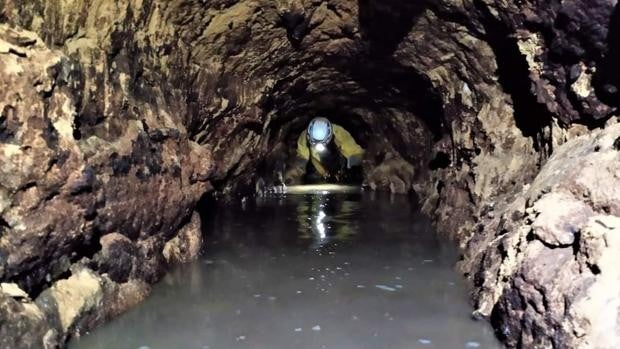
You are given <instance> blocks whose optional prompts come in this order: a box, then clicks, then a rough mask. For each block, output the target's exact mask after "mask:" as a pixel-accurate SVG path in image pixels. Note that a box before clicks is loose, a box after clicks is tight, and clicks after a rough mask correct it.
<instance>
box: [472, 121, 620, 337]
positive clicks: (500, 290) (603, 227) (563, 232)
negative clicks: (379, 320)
mask: <svg viewBox="0 0 620 349" xmlns="http://www.w3.org/2000/svg"><path fill="white" fill-rule="evenodd" d="M618 139H620V124H615V125H613V126H609V127H608V128H606V129H604V130H598V131H595V132H592V133H590V134H588V135H584V136H582V137H579V138H576V139H574V140H571V141H569V142H567V143H566V144H564V145H562V146H560V147H558V148H557V149H556V151H555V152H554V154H553V155H552V156H551V157H550V158H549V160H548V161H547V163H546V164H545V165H544V166H543V167H542V169H541V171H540V173H539V174H538V176H536V178H535V179H534V181H533V182H532V183H531V184H528V185H526V186H524V188H523V190H522V191H521V192H520V193H518V194H517V195H515V196H514V197H513V198H511V199H510V200H508V202H507V203H506V206H504V207H502V208H496V210H495V211H499V212H497V213H496V214H495V215H488V214H487V215H486V216H485V217H481V220H480V223H479V224H480V225H479V227H480V231H479V232H478V233H477V234H476V236H475V237H472V239H471V240H470V244H471V246H470V247H469V248H468V251H469V253H470V255H469V256H468V258H467V259H466V261H467V263H470V264H469V265H462V266H461V267H462V268H463V269H465V270H473V273H472V275H471V279H472V281H473V284H474V286H475V288H474V298H475V299H476V303H477V306H478V307H479V308H478V309H477V310H476V314H477V315H482V316H490V317H491V319H492V320H493V323H494V325H495V326H496V328H498V330H499V331H500V335H501V336H502V337H503V338H504V339H505V340H506V342H507V344H508V345H509V346H511V347H516V346H521V347H525V348H531V347H536V348H538V347H540V348H543V347H555V348H564V347H567V348H615V347H618V346H619V345H620V337H619V336H618V328H619V326H620V318H619V317H618V314H619V312H620V293H619V292H618V290H619V286H620V284H619V282H620V271H619V270H618V268H617V265H618V264H617V263H618V262H620V254H619V253H618V243H619V237H620V235H618V233H620V200H618V198H620V151H618V149H617V148H616V147H615V146H614V143H616V142H617V140H618Z"/></svg>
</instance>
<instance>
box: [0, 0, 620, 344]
mask: <svg viewBox="0 0 620 349" xmlns="http://www.w3.org/2000/svg"><path fill="white" fill-rule="evenodd" d="M618 33H619V30H618V9H617V5H616V1H612V0H597V1H590V2H583V1H576V0H575V1H555V0H554V1H547V2H539V1H520V2H496V1H489V0H475V1H469V0H468V1H450V0H442V1H422V2H415V3H409V2H402V1H391V0H390V1H374V0H364V1H337V0H329V1H309V0H308V1H305V0H304V1H302V0H292V1H288V0H287V1H284V0H282V1H266V0H242V1H216V0H213V1H206V2H199V1H176V0H175V1H163V0H161V1H160V0H154V1H146V2H145V1H134V0H122V1H116V2H109V1H107V0H92V1H83V0H70V1H56V0H54V1H19V0H18V1H0V72H2V74H0V163H1V165H2V166H1V167H0V281H2V282H6V283H15V284H17V285H18V286H19V287H20V288H21V289H22V290H24V291H25V292H26V293H27V294H28V295H29V296H30V297H31V298H33V299H36V298H37V297H38V296H39V294H41V292H44V291H45V290H47V289H49V287H51V286H52V285H53V284H54V283H55V282H57V281H58V280H66V279H68V278H70V277H72V276H73V274H72V272H71V270H70V268H71V266H74V269H75V267H78V266H79V267H87V268H88V269H89V270H91V271H92V272H93V273H94V275H95V276H94V277H100V278H103V279H105V278H109V279H110V280H111V283H110V284H109V285H110V287H112V288H119V290H120V289H122V288H123V287H125V286H127V287H128V289H131V287H134V286H128V285H141V286H140V287H138V288H139V289H141V290H143V289H144V290H146V289H147V288H148V287H147V286H146V283H152V282H155V281H156V280H158V279H159V278H160V277H161V275H162V274H163V272H164V270H165V267H166V265H167V264H168V263H171V262H184V261H187V260H188V259H191V258H192V257H193V256H194V255H195V254H196V251H197V247H196V246H197V245H198V244H199V243H200V242H199V238H198V236H197V234H196V233H195V232H196V231H195V228H192V226H195V224H196V222H195V221H194V220H195V219H193V218H192V215H193V212H192V211H193V210H194V208H195V206H196V203H197V202H198V200H199V199H200V197H202V195H203V194H204V193H205V192H208V191H211V190H216V191H218V192H233V191H235V190H238V189H244V188H254V182H255V180H256V178H257V173H259V174H264V173H267V174H269V173H273V172H274V171H276V170H278V169H281V167H282V164H286V161H287V159H288V158H290V156H291V155H292V154H290V151H289V150H290V149H293V147H292V146H291V144H293V143H294V142H295V140H296V137H297V135H298V134H299V132H301V130H303V129H304V128H305V126H306V125H307V122H308V121H309V120H310V119H311V118H312V117H314V116H316V115H322V116H326V117H329V118H330V119H332V120H333V121H334V122H337V123H338V124H340V125H342V126H344V127H345V128H347V129H349V130H351V131H352V134H353V136H354V137H355V138H356V140H358V142H359V143H360V144H361V145H362V146H363V147H364V148H365V149H367V158H366V159H365V163H364V168H365V169H366V182H367V183H369V184H374V187H375V188H378V189H382V190H391V191H393V192H405V191H409V190H411V189H413V190H414V191H415V192H416V194H417V196H418V197H420V200H421V202H422V204H423V208H424V211H425V212H427V213H428V214H429V215H430V216H431V217H433V219H434V223H435V225H436V226H437V228H438V230H439V231H440V232H441V233H442V234H445V235H447V236H449V237H451V238H453V239H454V240H455V241H457V242H458V243H459V245H460V246H461V247H462V249H463V251H464V261H463V263H462V270H463V271H464V272H466V273H468V274H469V275H470V277H471V278H472V285H473V293H474V298H475V299H476V300H477V303H478V308H479V311H478V312H477V314H479V315H481V316H488V317H491V318H492V319H493V321H494V323H496V324H497V326H498V328H500V327H501V328H503V327H502V326H504V327H505V328H508V329H509V331H503V330H501V331H500V332H501V333H504V332H505V333H504V334H503V336H504V339H505V341H506V343H509V344H511V345H522V346H526V344H531V343H535V344H536V345H540V346H543V347H544V346H549V345H551V344H549V343H552V342H553V341H555V342H553V343H554V345H556V346H557V345H559V344H561V343H566V344H565V345H566V346H579V345H582V344H583V343H586V342H579V341H577V340H576V339H575V338H582V337H583V338H586V337H587V338H594V337H592V336H594V335H595V334H594V333H595V332H596V329H595V328H601V327H598V326H594V325H591V326H590V327H588V326H587V325H580V326H581V328H583V329H585V330H584V331H585V332H584V333H586V334H585V335H582V334H581V333H582V332H579V331H577V330H575V331H573V333H576V334H573V335H568V334H567V333H568V332H569V331H568V330H558V329H557V326H558V325H557V324H558V323H559V321H560V320H558V319H559V317H560V315H557V316H556V317H555V318H552V319H551V318H547V317H541V316H534V315H531V316H530V315H527V314H530V313H528V312H524V311H523V309H521V310H520V311H521V313H523V314H526V313H527V314H526V315H527V316H525V315H523V316H522V314H521V313H518V314H517V312H516V311H513V310H512V309H513V308H515V309H516V308H518V307H519V306H518V305H516V304H517V303H518V302H517V300H518V299H519V297H520V296H519V297H517V296H516V295H522V294H523V293H524V292H525V291H520V290H521V289H525V288H526V287H528V286H524V285H532V284H536V283H539V284H545V285H546V286H545V287H547V286H550V285H555V281H550V279H547V278H545V277H543V275H542V274H540V273H539V274H540V275H539V274H536V273H535V274H533V275H530V274H528V275H524V276H523V277H520V276H519V274H518V272H517V270H518V269H519V268H521V267H520V266H521V262H519V263H517V262H515V261H516V260H519V261H522V262H523V263H525V261H529V262H528V263H530V262H531V265H539V264H541V263H537V261H548V262H547V263H548V264H549V265H551V267H549V270H551V269H553V268H555V267H557V268H561V270H562V271H563V272H564V273H566V276H565V277H566V279H569V278H570V277H569V276H570V275H573V274H574V275H582V274H583V273H581V271H580V269H579V268H577V267H572V269H563V268H564V266H569V265H571V263H568V262H566V263H564V261H565V259H566V260H568V259H570V258H569V257H570V256H569V255H568V251H569V250H570V249H571V248H573V249H574V248H576V246H578V245H579V244H580V243H581V242H582V241H581V237H582V236H584V234H585V233H581V231H582V230H583V229H586V228H584V227H586V226H590V224H591V218H592V216H594V215H604V216H610V217H611V218H613V217H615V216H617V215H618V213H617V211H615V209H616V206H617V202H618V201H620V200H619V199H618V198H619V196H618V193H617V191H615V190H613V189H607V190H602V189H600V188H614V187H617V178H618V177H617V174H615V173H614V172H612V171H608V170H604V171H602V170H601V169H605V168H606V167H604V166H606V165H609V163H613V162H614V161H615V162H616V163H617V158H614V157H612V156H611V155H609V157H608V158H599V156H600V155H601V154H603V153H605V154H613V152H612V151H611V150H610V149H615V150H616V151H617V149H618V148H620V146H618V142H619V141H618V139H619V138H618V136H617V135H615V137H616V138H613V137H614V136H610V137H611V138H613V139H611V138H610V141H608V140H606V141H605V142H607V143H605V144H598V145H593V147H594V148H592V149H590V148H588V149H585V148H583V149H582V148H579V147H577V148H575V149H577V150H579V151H580V152H581V153H575V154H573V155H568V154H566V153H561V154H564V155H561V154H560V153H559V152H561V149H564V148H562V147H561V145H562V144H563V143H565V142H567V141H570V140H571V139H575V138H576V137H578V136H580V135H584V134H592V135H591V136H586V137H598V136H595V135H599V133H597V132H599V131H598V129H603V128H605V127H606V128H607V129H610V128H611V127H613V124H614V121H613V120H614V118H615V116H614V115H615V114H616V109H617V107H618V105H619V103H620V102H618V101H619V99H618V96H619V95H618V88H620V86H619V81H620V74H619V72H618V69H617V58H618V52H619V50H620V48H619V47H618V45H619V44H618V42H620V41H618V40H616V39H617V37H618ZM593 130H594V131H593ZM601 132H603V131H601ZM605 132H612V133H613V132H615V131H605ZM579 139H582V138H579ZM592 139H593V138H592ZM605 139H607V138H605ZM580 142H584V141H583V139H582V141H580ZM608 143H609V144H608ZM571 144H573V143H571ZM597 146H598V150H596V147H597ZM604 147H607V148H604ZM571 149H573V148H571ZM580 154H581V155H580ZM550 156H552V157H551V158H550ZM559 157H562V158H563V159H564V160H563V161H562V163H563V164H564V165H563V166H565V167H561V168H560V162H559V161H554V160H553V159H554V158H556V159H557V158H559ZM590 158H593V159H596V160H593V161H590V162H589V161H586V160H584V159H590ZM394 159H397V160H394ZM552 163H553V164H555V165H552ZM554 167H555V168H554ZM549 168H554V170H553V171H552V172H545V171H546V170H545V169H549ZM588 169H589V170H590V171H591V172H588ZM556 170H557V171H558V172H554V171H556ZM577 170H580V171H584V173H586V172H588V173H590V174H589V175H587V176H586V175H583V176H577V175H575V176H576V177H575V178H577V177H579V181H577V180H576V179H575V180H572V181H569V180H568V179H567V178H568V177H567V176H569V174H570V173H573V174H574V173H575V171H577ZM540 171H542V172H540ZM539 172H540V173H539ZM599 183H600V184H599ZM524 185H530V187H529V189H523V186H524ZM371 186H372V185H371ZM558 186H559V187H564V188H566V190H555V189H553V188H556V187H558ZM536 188H537V189H536ZM582 188H588V190H589V191H591V192H586V191H585V190H583V189H582ZM596 188H598V189H596ZM569 189H570V190H569ZM571 190H573V191H571ZM582 190H583V191H582ZM526 191H527V193H526ZM579 191H582V192H579ZM542 192H544V193H545V194H548V195H547V196H544V195H543V196H540V197H539V195H541V194H540V193H542ZM597 193H598V194H597ZM582 194H584V195H585V194H587V195H592V196H590V197H589V199H587V200H586V199H583V198H582V197H581V196H580V195H582ZM603 194H604V195H603ZM597 195H598V196H597ZM560 204H561V205H560ZM558 205H560V206H558ZM550 207H561V210H559V211H558V212H557V213H556V212H555V211H553V209H551V208H550ZM526 210H529V211H528V212H526ZM611 218H610V219H611ZM529 221H531V222H529ZM524 222H525V223H524ZM186 225H187V227H186V228H183V227H185V226H186ZM588 229H589V228H588ZM592 229H594V228H592ZM522 230H523V231H525V230H527V231H528V232H527V233H524V232H523V231H522ZM586 230H587V229H586ZM584 231H585V230H584ZM523 234H525V237H526V238H525V240H526V241H528V239H531V245H532V246H537V248H538V249H540V251H539V252H540V253H538V252H536V251H538V250H532V251H529V252H527V253H526V251H525V250H519V248H520V247H519V246H521V243H523V242H522V240H523V238H522V235H523ZM596 234H598V233H596ZM500 238H501V239H500ZM495 239H499V240H497V241H496V240H495ZM500 240H501V241H502V243H501V247H500V245H499V241H500ZM571 246H572V247H571ZM579 246H581V245H579ZM532 248H534V247H532ZM547 250H551V251H552V254H550V255H548V254H545V253H544V252H545V251H547ZM547 252H548V251H547ZM573 256H574V254H573ZM517 257H518V258H517ZM610 258H611V257H610ZM506 261H511V262H510V263H508V262H506ZM560 261H562V262H560ZM507 263H508V264H507ZM523 265H524V266H525V265H530V264H527V263H525V264H523ZM579 265H581V264H579ZM498 270H502V272H501V273H500V274H501V277H500V276H499V275H500V274H497V272H498ZM524 270H525V269H524ZM545 270H547V269H545ZM541 273H542V272H541ZM549 275H552V274H549ZM558 275H559V274H558ZM600 275H602V274H597V276H596V277H598V278H601V276H600ZM539 276H540V278H538V277H539ZM596 277H595V279H596ZM520 278H521V279H523V280H526V281H523V282H522V281H518V280H521V279H520ZM537 278H538V279H537ZM498 280H499V281H498ZM532 280H538V281H532ZM517 283H520V284H518V285H517ZM547 284H549V285H547ZM123 285H125V286H123ZM519 285H521V286H519ZM558 285H563V284H562V282H558ZM508 286H509V287H508ZM536 287H538V286H536ZM557 287H560V288H558V289H557V290H556V291H554V292H555V293H557V294H562V295H564V294H565V293H563V292H565V291H566V292H568V288H563V287H561V286H557ZM567 287H568V286H567ZM505 288H506V289H512V290H513V293H510V292H509V291H507V290H505ZM596 290H600V289H598V288H596ZM119 292H120V291H119ZM144 292H146V291H144ZM144 292H142V291H140V292H136V294H138V295H142V294H144ZM545 292H546V291H543V294H546V293H545ZM597 292H598V291H597ZM104 293H105V292H104ZM530 293H532V294H533V291H532V292H530ZM555 293H554V294H555ZM503 294H506V295H505V296H502V295H503ZM511 295H512V296H511ZM528 297H529V296H528ZM532 297H534V296H532ZM536 297H537V296H536ZM545 297H546V296H545ZM137 298H140V297H137ZM526 298H527V297H526ZM569 298H570V297H569ZM543 299H544V300H545V302H546V300H547V298H544V297H543ZM545 302H543V305H544V303H545ZM103 303H105V297H104V301H103ZM103 303H102V304H103ZM126 303H127V304H129V303H132V302H131V301H128V302H126ZM549 304H551V303H549ZM554 304H555V303H554ZM558 304H559V303H558ZM121 308H123V307H122V306H119V308H118V309H121ZM493 309H495V310H493ZM528 309H529V308H528ZM540 309H542V308H539V310H540ZM575 309H576V310H575V311H576V313H575V314H576V315H575V319H577V318H579V319H586V320H583V321H585V322H588V321H590V320H591V319H593V318H592V316H594V315H588V314H590V313H587V312H586V311H585V310H578V308H575ZM528 311H529V310H528ZM515 314H516V315H515ZM524 316H525V317H524ZM78 318H80V317H77V318H76V319H78ZM509 318H510V319H513V318H514V319H517V318H518V319H525V320H523V321H516V320H514V321H509V320H507V319H509ZM575 321H576V320H575ZM579 321H581V320H579ZM607 323H610V322H607ZM611 323H613V321H611ZM93 324H94V322H93ZM554 326H555V327H554ZM571 326H576V325H574V324H573V325H571ZM33 328H34V327H33ZM615 328H616V329H617V327H615ZM33 331H34V330H33ZM37 331H38V330H37ZM558 331H559V332H558ZM580 331H581V330H580ZM35 332H36V331H35ZM556 332H558V333H560V332H561V333H562V334H561V335H560V334H558V335H555V334H554V333H556ZM33 333H34V332H33ZM36 333H37V334H36V335H33V336H38V333H39V332H36ZM523 333H526V334H527V335H524V334H523ZM596 333H598V332H596ZM606 333H610V331H607V332H606ZM57 335H59V336H60V337H59V338H63V337H64V334H60V333H58V334H57ZM562 336H565V337H562ZM596 336H598V337H601V339H597V340H594V339H587V340H588V341H589V342H587V343H588V345H590V344H591V343H606V342H604V340H605V339H602V337H604V334H601V335H600V336H599V335H598V334H596ZM598 337H597V338H598ZM33 338H34V337H33ZM550 338H555V339H553V341H552V339H550ZM610 338H612V337H610ZM61 340H62V339H61ZM599 340H600V341H599ZM528 341H529V342H528ZM33 343H34V342H33ZM38 343H39V342H38ZM610 343H613V339H611V342H610ZM562 345H564V344H562ZM583 345H586V344H583ZM591 345H594V344H591ZM601 345H603V344H601Z"/></svg>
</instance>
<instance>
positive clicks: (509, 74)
mask: <svg viewBox="0 0 620 349" xmlns="http://www.w3.org/2000/svg"><path fill="white" fill-rule="evenodd" d="M474 4H475V6H476V9H477V10H478V11H479V12H480V13H481V14H482V16H481V22H482V25H483V26H484V29H485V33H486V35H485V39H486V41H487V42H488V43H489V46H490V47H491V49H492V50H493V53H494V54H495V57H496V59H495V61H496V62H497V74H498V76H499V82H500V84H501V85H502V87H503V88H504V91H505V92H507V93H508V94H509V95H510V96H511V98H512V104H513V108H514V118H515V123H516V125H517V127H518V128H519V129H520V130H521V132H522V133H523V135H524V136H526V137H531V138H532V139H533V140H534V144H535V147H536V148H537V149H540V147H541V146H542V144H540V139H539V138H540V137H539V135H540V134H541V131H542V129H543V128H544V127H545V126H549V125H550V124H551V114H549V112H548V111H547V110H546V108H545V106H544V105H543V104H541V103H539V102H538V100H537V99H536V96H535V94H534V93H533V92H532V90H531V86H532V83H531V81H530V78H529V76H530V72H529V67H528V65H527V61H526V60H525V57H524V56H523V54H522V53H521V51H519V47H518V44H517V40H516V39H515V38H514V37H512V31H511V29H510V28H508V27H507V25H506V24H504V23H503V22H502V21H501V20H499V19H497V18H496V17H495V16H493V14H492V13H491V11H490V10H489V9H488V8H487V5H486V4H485V3H483V2H482V1H479V0H478V1H475V2H474Z"/></svg>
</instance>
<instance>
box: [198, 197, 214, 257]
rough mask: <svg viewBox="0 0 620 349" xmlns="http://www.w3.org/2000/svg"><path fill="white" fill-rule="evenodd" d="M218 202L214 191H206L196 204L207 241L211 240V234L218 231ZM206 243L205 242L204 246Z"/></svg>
mask: <svg viewBox="0 0 620 349" xmlns="http://www.w3.org/2000/svg"><path fill="white" fill-rule="evenodd" d="M218 207H219V205H218V203H217V200H216V198H215V197H214V196H213V193H210V192H209V193H205V194H203V195H202V197H201V198H200V200H198V203H197V204H196V208H195V210H196V212H198V215H199V216H200V231H201V232H202V237H203V239H204V240H205V241H207V240H209V238H210V237H211V234H212V233H213V232H214V231H216V229H215V228H216V227H215V225H216V221H215V217H216V216H217V212H218ZM204 246H205V244H203V248H204Z"/></svg>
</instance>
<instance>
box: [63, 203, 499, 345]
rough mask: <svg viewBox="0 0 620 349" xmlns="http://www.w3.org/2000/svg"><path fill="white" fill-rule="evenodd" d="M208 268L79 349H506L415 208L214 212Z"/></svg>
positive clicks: (170, 280) (171, 285)
mask: <svg viewBox="0 0 620 349" xmlns="http://www.w3.org/2000/svg"><path fill="white" fill-rule="evenodd" d="M210 211H212V212H208V213H206V215H210V216H211V217H210V219H209V221H208V223H207V225H208V226H207V227H206V229H205V230H206V231H208V232H209V235H208V236H207V240H208V243H207V245H206V246H205V252H204V257H203V258H202V259H201V260H199V261H197V262H195V263H193V264H189V265H185V266H179V267H177V268H176V269H174V270H172V271H171V272H170V273H169V274H168V275H167V276H166V277H165V278H164V279H163V280H162V281H161V282H160V283H159V284H157V285H155V287H154V289H153V293H152V295H151V296H150V297H149V298H148V299H147V300H146V301H145V302H144V303H142V304H141V305H139V306H138V307H136V308H134V309H132V310H131V311H129V312H128V313H126V314H125V315H123V316H121V317H120V318H118V319H116V320H115V321H113V322H111V323H109V324H107V325H105V326H103V327H101V328H99V329H97V330H95V331H93V332H92V333H91V334H89V335H86V336H83V337H82V338H80V339H78V340H74V341H72V342H71V343H70V345H69V348H71V349H78V348H79V349H99V348H106V349H109V348H118V349H123V348H128V349H137V348H141V349H147V348H150V349H172V348H175V349H176V348H182V349H186V348H187V349H193V348H196V349H207V348H208V349H230V348H253V349H263V348H264V349H289V348H294V349H305V348H317V349H320V348H334V349H366V348H368V349H401V348H442V349H451V348H500V346H499V344H498V343H497V342H496V340H495V338H494V336H493V332H492V330H491V328H490V326H489V325H488V324H487V323H485V322H477V321H474V320H472V319H471V317H470V314H471V311H472V309H471V307H470V306H469V304H468V302H467V297H466V291H465V288H464V286H463V283H462V281H461V279H460V277H459V276H458V274H457V273H456V272H455V271H454V270H453V266H454V263H455V260H456V254H455V252H454V250H453V249H452V248H450V244H449V243H442V242H440V241H438V239H437V238H436V236H435V234H434V232H433V229H432V227H431V226H430V223H429V221H428V220H427V219H426V218H425V217H424V216H423V215H421V214H420V213H418V211H417V209H416V207H415V206H414V205H413V204H412V203H411V202H410V200H409V199H408V198H407V197H405V196H390V195H373V194H369V193H357V194H315V195H287V196H279V197H271V198H257V199H248V200H245V201H244V202H238V203H237V204H227V205H220V206H217V207H216V208H211V210H210Z"/></svg>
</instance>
